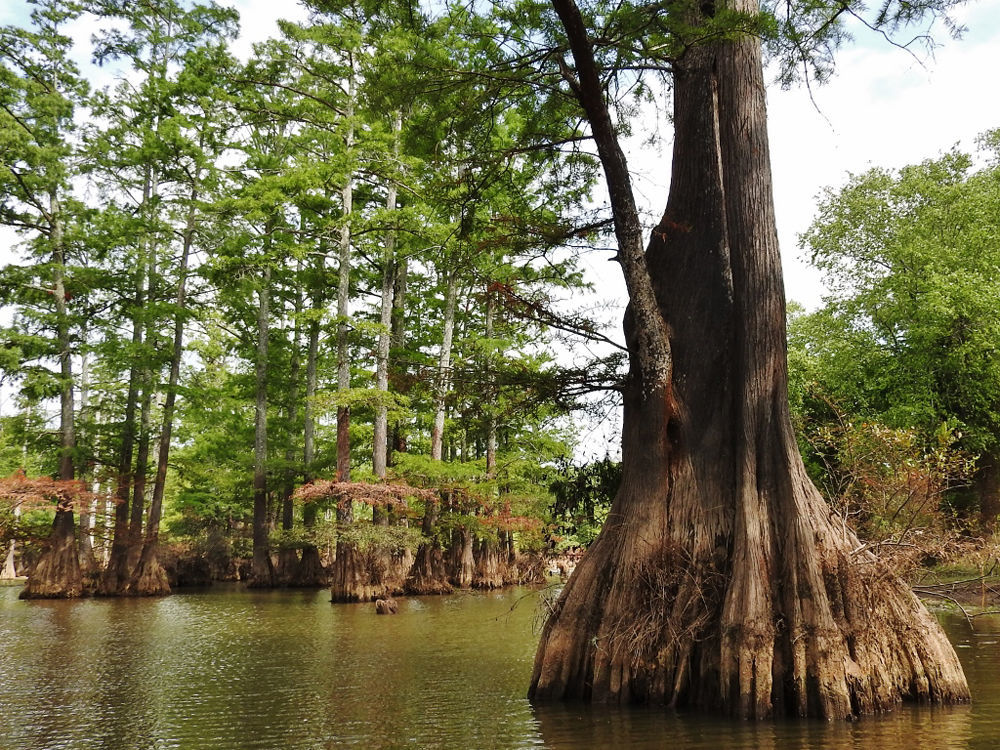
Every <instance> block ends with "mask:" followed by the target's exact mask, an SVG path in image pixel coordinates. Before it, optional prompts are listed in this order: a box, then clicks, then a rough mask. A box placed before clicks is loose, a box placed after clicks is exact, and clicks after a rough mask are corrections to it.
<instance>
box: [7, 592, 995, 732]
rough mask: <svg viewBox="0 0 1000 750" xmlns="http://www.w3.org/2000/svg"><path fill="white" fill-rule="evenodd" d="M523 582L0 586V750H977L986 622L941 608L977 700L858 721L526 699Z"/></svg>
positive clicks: (988, 676) (989, 693) (987, 690)
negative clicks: (470, 585) (408, 594)
mask: <svg viewBox="0 0 1000 750" xmlns="http://www.w3.org/2000/svg"><path fill="white" fill-rule="evenodd" d="M524 593H526V592H525V591H523V590H522V591H509V592H502V593H491V594H459V595H455V596H452V597H441V598H438V597H427V598H420V599H406V600H401V611H400V614H399V615H397V616H395V617H378V616H376V615H375V614H374V609H373V607H371V606H370V605H336V606H332V605H330V604H329V602H328V600H327V599H328V597H327V594H326V593H325V592H306V593H303V592H280V591H279V592H246V591H243V590H240V589H237V588H235V587H234V588H229V589H227V588H219V589H213V590H210V591H207V592H204V593H197V594H181V595H176V596H173V597H170V598H167V599H162V600H86V601H75V602H20V601H18V600H17V599H16V594H17V590H16V589H11V588H4V589H0V748H18V749H24V750H33V749H35V748H38V749H41V748H45V749H46V750H48V749H49V748H93V747H100V748H109V749H115V748H195V749H197V748H206V749H207V748H212V749H213V750H215V749H216V748H333V747H351V746H359V747H366V748H369V747H420V748H434V747H441V748H527V747H542V746H544V747H550V748H582V747H635V748H644V747H663V746H664V744H665V743H669V744H670V745H671V746H674V747H678V748H712V749H713V750H717V749H718V748H762V749H765V750H769V749H771V748H775V749H777V748H782V749H783V750H784V749H798V748H803V749H804V748H811V749H812V748H815V749H817V750H827V749H832V748H837V749H838V750H839V749H840V748H870V747H881V748H885V750H912V748H913V746H914V743H919V746H921V747H935V748H937V747H940V748H947V747H972V748H991V747H994V746H995V745H996V744H997V741H996V739H995V738H997V737H998V736H1000V690H998V685H997V682H998V681H997V676H998V675H1000V645H998V644H1000V620H992V621H990V620H981V621H978V622H977V624H976V631H975V632H973V631H972V630H970V629H969V627H968V625H967V624H966V623H965V622H964V621H963V620H960V619H956V618H946V626H947V628H948V630H949V633H950V634H951V637H952V639H953V641H954V642H955V643H956V645H957V646H958V647H959V655H960V656H961V658H962V660H963V663H964V664H965V666H966V670H967V673H968V675H969V679H970V682H971V683H972V689H973V695H974V696H975V699H976V701H975V703H974V704H973V705H972V706H971V707H968V706H965V707H958V708H953V709H904V710H901V711H898V712H896V713H893V714H891V715H889V716H884V717H878V718H873V719H866V720H864V721H861V722H857V723H855V724H843V723H836V724H827V723H825V722H773V723H763V724H746V723H739V722H730V721H726V720H719V719H707V720H706V719H702V718H698V717H693V716H685V715H681V716H678V715H675V714H672V713H670V712H665V711H663V710H652V709H627V710H622V709H619V710H605V709H600V708H590V707H586V706H546V707H539V708H537V709H532V707H531V706H530V705H529V704H528V702H527V700H526V699H525V698H524V694H525V690H526V686H527V684H528V678H529V676H530V672H531V661H532V658H533V653H534V647H535V643H536V641H537V635H536V634H535V633H534V632H533V630H532V624H533V620H534V605H535V600H534V599H532V598H530V597H529V598H528V599H526V600H524V601H520V602H519V603H518V604H517V606H514V607H513V609H512V606H513V605H514V604H515V602H518V597H520V596H522V595H523V594H524Z"/></svg>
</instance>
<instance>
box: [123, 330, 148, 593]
mask: <svg viewBox="0 0 1000 750" xmlns="http://www.w3.org/2000/svg"><path fill="white" fill-rule="evenodd" d="M151 334H152V330H151V326H150V327H147V330H146V341H147V342H150V341H151ZM153 389H154V384H153V377H152V372H151V370H150V368H149V367H148V365H147V367H146V368H145V372H143V374H142V399H141V400H140V402H139V436H138V440H137V441H136V452H135V481H134V482H133V483H132V505H131V507H130V508H129V523H128V554H127V555H126V560H127V569H128V571H129V576H130V577H131V572H132V571H134V570H135V566H136V565H137V564H138V563H139V556H140V555H141V554H142V518H143V516H144V515H145V512H146V475H147V474H148V472H149V446H150V442H151V436H150V433H151V431H152V407H153Z"/></svg>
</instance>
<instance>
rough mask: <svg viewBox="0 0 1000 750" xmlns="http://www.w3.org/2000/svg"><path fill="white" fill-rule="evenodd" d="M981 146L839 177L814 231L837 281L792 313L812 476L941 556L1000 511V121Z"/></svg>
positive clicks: (795, 373) (845, 507)
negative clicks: (999, 232) (807, 307)
mask: <svg viewBox="0 0 1000 750" xmlns="http://www.w3.org/2000/svg"><path fill="white" fill-rule="evenodd" d="M980 146H981V149H980V152H979V153H978V154H977V155H970V154H966V153H963V152H961V151H959V150H958V149H954V150H952V151H951V152H949V153H946V154H944V155H942V156H940V157H938V158H936V159H929V160H927V161H925V162H922V163H920V164H916V165H913V166H909V167H906V168H904V169H901V170H898V171H890V170H885V169H873V170H871V171H869V172H866V173H864V174H860V175H854V176H852V177H851V178H850V179H849V180H848V181H847V184H846V185H845V186H844V187H842V188H841V189H839V190H837V191H834V190H828V191H827V192H826V193H825V194H824V195H823V196H822V199H821V201H820V204H819V207H818V212H817V217H816V219H815V220H814V222H813V225H812V227H811V228H810V229H809V230H808V231H807V232H806V233H805V234H804V235H803V237H802V243H803V247H804V248H805V249H806V250H807V251H808V252H809V253H810V256H811V259H812V262H813V263H814V264H815V265H816V266H817V267H818V268H820V269H821V270H822V271H823V272H824V273H825V276H826V282H827V285H828V288H829V289H830V293H829V295H828V296H827V298H826V300H825V303H824V305H823V306H822V307H821V308H820V309H818V310H816V311H815V312H812V313H809V314H805V313H804V312H803V311H802V310H800V309H798V310H794V311H793V313H792V315H791V320H790V327H789V368H790V374H791V387H790V391H791V399H792V403H793V408H794V411H795V412H796V415H797V420H798V425H797V426H798V431H799V435H800V441H801V443H802V446H803V452H804V455H805V457H806V459H807V463H808V465H809V466H810V468H811V473H812V475H813V476H814V478H815V479H816V480H817V482H818V483H819V485H820V486H821V487H822V488H823V489H824V490H825V494H826V496H827V497H828V498H829V499H830V500H831V501H832V503H833V505H834V507H835V508H836V509H837V510H838V512H839V513H841V514H842V515H843V517H844V518H845V519H850V521H851V523H853V524H854V525H856V526H857V527H858V528H859V529H860V530H861V531H862V533H863V536H864V537H865V538H866V539H868V540H870V542H872V543H875V544H882V545H885V546H886V548H887V550H888V549H890V548H892V549H896V550H897V551H898V550H899V549H904V550H917V551H918V552H919V553H920V554H922V555H923V556H924V557H925V558H926V559H929V560H933V559H940V558H941V557H942V556H946V555H947V548H948V546H949V543H952V542H955V541H956V540H958V539H961V538H965V539H969V540H971V539H983V538H987V539H988V538H989V537H990V536H991V535H992V532H994V531H995V524H996V521H997V515H998V512H1000V480H998V477H1000V474H998V472H997V456H998V441H1000V360H998V358H997V356H996V352H997V342H998V341H1000V328H998V325H1000V285H998V278H997V273H996V269H997V268H998V265H1000V247H998V246H997V243H996V226H997V224H996V217H997V215H998V209H1000V204H998V201H1000V191H998V187H1000V167H998V161H997V151H996V146H997V133H996V132H993V133H989V134H986V135H984V136H983V137H982V138H981V139H980Z"/></svg>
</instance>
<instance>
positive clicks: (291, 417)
mask: <svg viewBox="0 0 1000 750" xmlns="http://www.w3.org/2000/svg"><path fill="white" fill-rule="evenodd" d="M301 276H302V262H301V261H298V262H297V263H296V268H295V277H296V279H299V278H301ZM301 319H302V290H301V288H298V289H297V290H296V292H295V313H294V321H293V324H292V353H291V360H290V362H289V367H288V375H289V377H288V381H289V385H288V397H287V400H286V402H285V419H286V421H287V423H288V424H289V425H290V426H291V433H292V434H293V435H294V434H295V433H296V432H297V428H298V423H299V422H298V416H299V346H300V345H301V335H300V331H301ZM294 460H295V451H294V449H293V447H292V444H291V443H290V444H289V445H288V448H287V449H286V451H285V461H286V463H287V465H288V468H287V469H285V486H284V488H283V489H282V493H281V529H282V531H284V532H285V533H286V534H291V532H292V529H293V528H294V526H295V504H294V502H293V501H292V493H293V492H294V491H295V469H294V468H292V466H293V461H294ZM298 568H299V557H298V555H297V554H296V551H295V548H294V547H291V546H288V544H287V543H286V544H284V545H282V547H281V549H280V550H279V551H278V568H277V570H276V571H275V576H276V578H277V581H278V582H279V583H281V584H282V585H285V586H287V585H289V584H290V583H291V582H292V579H293V578H294V577H295V574H296V572H297V571H298Z"/></svg>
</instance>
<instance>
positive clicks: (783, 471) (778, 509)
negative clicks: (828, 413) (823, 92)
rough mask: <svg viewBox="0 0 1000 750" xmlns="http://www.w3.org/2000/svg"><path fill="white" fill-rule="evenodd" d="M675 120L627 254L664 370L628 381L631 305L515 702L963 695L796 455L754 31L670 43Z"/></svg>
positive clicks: (927, 628) (872, 705)
mask: <svg viewBox="0 0 1000 750" xmlns="http://www.w3.org/2000/svg"><path fill="white" fill-rule="evenodd" d="M553 4H554V5H572V3H571V0H553ZM735 9H736V10H742V11H745V12H755V11H756V6H753V5H751V4H750V3H749V2H741V3H737V4H735ZM674 125H675V143H674V158H673V167H672V176H671V183H670V195H669V198H668V201H667V207H666V211H665V212H664V215H663V218H662V219H661V221H660V223H659V225H658V226H657V227H656V228H655V230H654V231H653V235H652V238H651V240H650V242H649V244H648V247H647V251H646V256H645V261H646V264H647V268H648V270H649V276H650V278H651V280H652V282H653V288H654V293H655V299H656V303H657V307H658V310H659V314H660V315H661V316H662V320H663V321H664V323H665V324H666V327H667V330H668V332H669V352H670V356H671V357H672V362H671V363H670V364H671V367H670V370H669V378H668V379H667V380H666V381H662V380H661V372H660V371H657V370H656V368H655V367H654V372H653V373H652V374H650V373H648V372H647V369H646V368H647V366H648V364H647V363H648V362H649V358H648V357H646V358H643V357H641V356H639V354H640V352H641V350H642V349H643V346H644V344H643V341H644V339H643V336H642V335H641V334H642V332H641V330H639V329H640V328H641V320H640V318H639V316H638V315H637V313H636V308H635V306H634V305H632V306H630V309H629V311H628V312H627V314H626V339H627V342H628V344H629V349H630V354H631V369H630V374H629V381H628V384H627V387H626V391H625V394H624V396H625V413H624V422H623V436H622V460H623V476H622V483H621V486H620V488H619V490H618V493H617V495H616V497H615V501H614V504H613V506H612V509H611V512H610V514H609V516H608V520H607V523H606V525H605V527H604V530H603V531H602V533H601V535H600V536H599V538H598V539H597V540H596V541H595V542H594V544H593V545H591V547H590V549H589V550H588V551H587V553H586V554H585V555H584V557H583V559H582V560H581V562H580V564H579V565H578V566H577V568H576V571H575V572H574V574H573V575H572V576H571V578H570V580H569V582H568V583H567V585H566V587H565V589H564V590H563V592H562V594H561V596H560V597H559V600H558V602H557V603H556V605H555V609H554V612H553V614H552V615H551V617H550V619H549V621H548V623H547V624H546V626H545V629H544V632H543V634H542V639H541V643H540V645H539V649H538V652H537V654H536V659H535V666H534V673H533V676H532V682H531V688H530V695H531V697H532V698H533V699H535V700H546V699H568V698H582V699H587V700H591V701H594V702H603V703H627V702H644V703H664V704H670V705H674V706H685V707H692V708H697V709H702V710H712V711H718V710H722V711H725V712H727V713H730V714H733V715H735V716H739V717H744V718H756V719H762V718H767V717H770V716H773V715H799V716H807V715H808V716H819V717H824V718H828V719H843V718H850V717H853V716H856V715H859V714H865V713H873V712H880V711H885V710H888V709H891V708H892V707H894V706H895V705H896V704H898V703H899V702H900V701H902V700H914V701H920V702H954V701H962V700H965V699H967V698H968V688H967V686H966V682H965V678H964V675H963V673H962V668H961V666H960V664H959V662H958V659H957V658H956V656H955V652H954V650H953V649H952V647H951V645H950V644H949V643H948V640H947V638H946V637H945V635H944V633H943V631H942V630H941V628H940V626H939V625H938V624H937V621H936V620H935V619H934V618H933V617H931V615H930V614H928V612H927V611H926V610H925V608H924V607H923V605H922V604H921V603H920V602H919V601H918V600H917V599H916V597H915V596H914V595H913V593H912V591H911V590H910V589H909V587H907V586H906V585H905V584H904V583H903V582H902V581H900V580H899V579H898V578H897V577H896V576H895V575H894V574H893V573H892V572H891V571H889V570H887V569H885V568H884V567H883V566H881V565H880V564H879V562H878V561H877V560H876V559H875V558H873V557H872V556H871V555H870V554H868V553H867V552H866V551H860V550H861V545H860V544H859V543H858V540H857V538H856V537H855V536H854V535H853V533H851V532H849V531H847V530H846V529H844V528H843V526H842V525H841V524H839V523H836V521H835V519H834V517H833V516H832V514H831V512H830V510H829V508H828V506H827V505H826V503H825V502H824V501H823V498H822V497H821V496H820V495H819V493H818V491H817V490H816V489H815V487H814V486H813V485H812V483H811V482H810V481H809V479H808V477H807V475H806V472H805V469H804V467H803V464H802V461H801V458H800V456H799V452H798V448H797V445H796V442H795V437H794V434H793V431H792V427H791V421H790V418H789V412H788V401H787V365H786V351H785V330H784V320H785V303H784V292H783V288H782V280H781V267H780V258H779V255H778V245H777V236H776V231H775V226H774V215H773V206H772V198H771V176H770V165H769V155H768V142H767V131H766V112H765V100H764V81H763V74H762V69H761V57H760V46H759V43H758V41H757V40H756V39H754V38H752V37H750V36H743V37H737V38H734V39H731V40H729V41H721V42H715V43H710V44H706V45H705V46H701V47H693V48H691V49H689V50H688V51H687V53H686V54H685V56H684V57H683V60H682V61H681V62H680V63H678V68H677V70H676V71H675V74H674ZM630 296H631V290H630Z"/></svg>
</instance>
